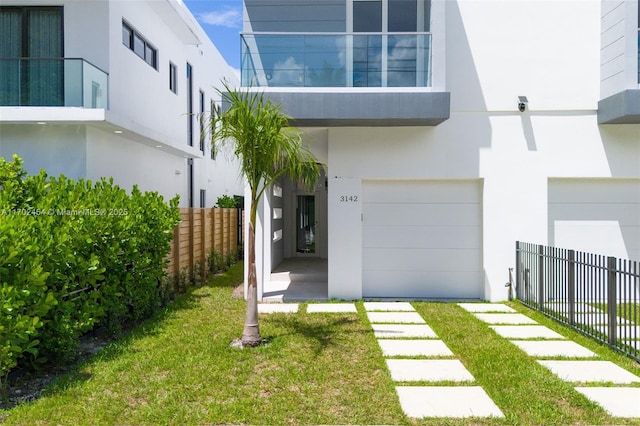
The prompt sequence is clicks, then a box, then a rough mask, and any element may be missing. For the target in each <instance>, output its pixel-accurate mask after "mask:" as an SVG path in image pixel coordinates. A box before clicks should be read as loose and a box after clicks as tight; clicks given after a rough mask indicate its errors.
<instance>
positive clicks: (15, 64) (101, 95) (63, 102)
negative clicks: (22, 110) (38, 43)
mask: <svg viewBox="0 0 640 426" xmlns="http://www.w3.org/2000/svg"><path fill="white" fill-rule="evenodd" d="M0 76H1V78H0V106H65V107H84V108H107V102H108V99H107V97H108V92H109V90H108V75H107V73H105V72H104V71H102V70H100V69H99V68H97V67H95V66H94V65H92V64H90V63H89V62H87V61H85V60H84V59H68V58H0Z"/></svg>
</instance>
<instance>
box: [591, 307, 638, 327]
mask: <svg viewBox="0 0 640 426" xmlns="http://www.w3.org/2000/svg"><path fill="white" fill-rule="evenodd" d="M591 305H592V306H594V307H596V308H598V309H600V310H602V311H604V312H607V310H608V309H609V305H608V304H607V303H591ZM616 314H617V315H618V316H619V317H621V318H625V319H628V320H629V321H634V322H640V304H638V303H618V304H616Z"/></svg>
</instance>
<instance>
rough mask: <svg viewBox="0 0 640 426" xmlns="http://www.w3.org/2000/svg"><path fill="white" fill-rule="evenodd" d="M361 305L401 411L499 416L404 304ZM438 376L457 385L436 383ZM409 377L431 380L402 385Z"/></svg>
mask: <svg viewBox="0 0 640 426" xmlns="http://www.w3.org/2000/svg"><path fill="white" fill-rule="evenodd" d="M364 307H365V310H366V311H367V317H368V318H369V321H370V322H371V327H372V328H373V331H374V334H375V336H376V338H378V344H379V345H380V348H381V349H382V354H383V356H384V357H385V358H387V368H388V369H389V372H390V373H391V378H392V379H393V380H394V381H396V382H398V386H396V392H397V394H398V398H399V400H400V405H401V407H402V410H403V411H404V413H405V414H406V415H407V416H409V417H416V418H424V417H491V416H494V417H504V415H503V414H502V412H501V411H500V409H499V408H498V406H496V404H495V403H494V402H493V401H492V400H491V398H490V397H489V395H487V393H486V392H485V391H484V389H482V387H480V386H472V384H473V382H474V381H475V379H474V377H473V375H472V374H471V373H470V372H469V371H468V370H467V369H466V368H465V367H464V365H463V364H462V363H461V362H460V361H459V360H457V359H455V358H454V354H453V353H452V352H451V350H450V349H449V348H448V347H447V345H446V344H445V343H444V342H443V341H442V340H439V339H438V336H437V335H436V333H435V332H434V331H433V330H432V329H431V327H429V325H427V324H426V323H425V321H424V319H423V318H422V316H420V314H419V313H418V312H416V311H415V309H413V306H411V304H410V303H406V302H395V303H394V302H365V303H364ZM409 357H411V358H409ZM434 358H437V359H434ZM442 358H446V359H442ZM442 381H447V382H458V383H461V384H460V386H438V385H437V383H438V382H442ZM410 382H432V383H434V385H432V386H409V385H406V383H410Z"/></svg>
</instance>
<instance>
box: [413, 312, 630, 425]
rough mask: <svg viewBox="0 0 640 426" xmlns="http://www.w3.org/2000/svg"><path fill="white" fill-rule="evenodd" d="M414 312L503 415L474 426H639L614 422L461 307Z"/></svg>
mask: <svg viewBox="0 0 640 426" xmlns="http://www.w3.org/2000/svg"><path fill="white" fill-rule="evenodd" d="M414 306H415V308H416V310H417V311H418V312H419V313H420V314H421V315H422V316H423V317H424V318H425V320H426V321H427V324H429V325H430V326H431V327H432V328H433V330H434V331H435V332H436V333H437V334H438V336H439V337H440V338H441V339H442V340H443V341H444V342H445V344H446V345H447V346H448V347H449V349H451V350H452V351H453V353H454V354H455V355H456V356H457V358H458V359H460V361H462V363H463V364H464V365H465V367H466V368H467V369H468V370H469V372H471V374H472V375H473V376H474V378H475V379H476V382H477V385H479V386H482V387H483V388H484V390H485V391H486V392H487V393H488V394H489V396H490V397H491V398H492V399H493V401H494V402H495V403H496V404H497V405H498V407H500V409H501V410H502V412H503V413H504V415H505V419H504V420H497V419H496V420H488V421H482V420H481V419H478V422H477V423H478V424H520V425H575V424H585V425H587V424H588V425H596V424H614V423H615V424H637V422H638V420H637V419H617V418H615V419H614V418H612V417H611V416H609V415H608V414H607V413H606V412H605V411H604V410H603V409H602V408H600V407H599V406H598V405H597V404H595V403H593V402H591V401H589V400H588V399H587V398H585V397H584V396H583V395H581V394H580V393H578V392H577V391H575V390H574V389H573V385H572V384H570V383H567V382H565V381H563V380H561V379H559V378H558V377H557V376H556V375H554V374H553V373H551V372H550V371H549V370H548V369H546V368H544V367H543V366H541V365H539V364H538V363H537V362H536V361H535V359H534V358H533V357H530V356H528V355H527V354H526V353H525V352H524V351H522V350H520V349H519V348H518V347H516V346H515V345H513V344H512V343H510V342H509V341H508V340H507V339H504V338H502V337H500V336H499V335H497V334H496V333H495V332H493V330H491V329H490V328H489V326H488V325H487V324H485V323H483V322H482V321H480V320H479V319H477V318H475V317H474V316H473V314H471V313H469V312H467V311H465V310H463V309H462V308H460V307H459V306H457V305H455V304H453V303H440V304H437V303H422V302H416V303H414ZM534 319H536V320H538V318H534ZM543 325H547V324H546V323H543ZM556 331H559V330H556ZM433 424H438V423H437V422H433ZM452 424H453V423H452ZM459 424H461V425H463V424H467V423H465V422H464V421H461V422H460V423H459Z"/></svg>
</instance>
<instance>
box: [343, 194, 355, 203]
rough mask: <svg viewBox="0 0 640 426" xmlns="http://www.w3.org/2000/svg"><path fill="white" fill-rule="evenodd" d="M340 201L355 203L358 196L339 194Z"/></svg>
mask: <svg viewBox="0 0 640 426" xmlns="http://www.w3.org/2000/svg"><path fill="white" fill-rule="evenodd" d="M340 202H341V203H357V202H358V196H357V195H341V196H340Z"/></svg>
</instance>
